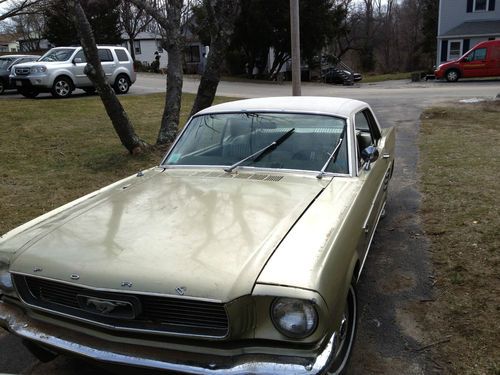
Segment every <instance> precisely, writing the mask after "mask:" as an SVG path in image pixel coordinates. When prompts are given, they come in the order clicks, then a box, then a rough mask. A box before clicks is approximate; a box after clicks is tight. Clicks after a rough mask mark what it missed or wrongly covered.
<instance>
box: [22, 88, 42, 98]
mask: <svg viewBox="0 0 500 375" xmlns="http://www.w3.org/2000/svg"><path fill="white" fill-rule="evenodd" d="M17 92H19V94H21V95H22V96H24V97H25V98H29V99H33V98H36V97H37V96H38V94H40V93H39V92H38V91H36V90H26V89H23V90H17Z"/></svg>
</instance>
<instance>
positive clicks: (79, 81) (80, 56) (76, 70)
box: [73, 50, 92, 87]
mask: <svg viewBox="0 0 500 375" xmlns="http://www.w3.org/2000/svg"><path fill="white" fill-rule="evenodd" d="M73 64H74V66H73V74H74V76H75V85H76V86H77V87H84V86H92V82H90V79H89V77H87V75H86V74H85V73H84V69H85V66H86V65H87V59H86V58H85V53H83V50H80V51H78V52H77V53H76V54H75V57H74V58H73Z"/></svg>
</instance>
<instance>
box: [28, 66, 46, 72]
mask: <svg viewBox="0 0 500 375" xmlns="http://www.w3.org/2000/svg"><path fill="white" fill-rule="evenodd" d="M46 71H47V67H46V66H32V67H31V69H30V73H45V72H46Z"/></svg>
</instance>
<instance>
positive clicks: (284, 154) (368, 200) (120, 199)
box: [0, 97, 395, 374]
mask: <svg viewBox="0 0 500 375" xmlns="http://www.w3.org/2000/svg"><path fill="white" fill-rule="evenodd" d="M394 138H395V136H394V131H393V129H392V128H386V129H382V128H381V127H380V126H379V124H378V123H377V120H376V118H375V116H374V114H373V112H372V110H371V109H370V107H369V106H368V105H367V104H366V103H363V102H360V101H357V100H351V99H341V98H322V97H283V98H262V99H250V100H241V101H234V102H229V103H225V104H221V105H216V106H213V107H211V108H208V109H205V110H203V111H201V112H199V113H197V114H196V115H195V116H193V117H192V118H191V119H190V120H189V122H188V124H187V125H186V126H185V127H184V130H183V131H182V133H181V134H180V135H179V137H178V138H177V140H176V141H175V142H174V144H173V145H172V147H171V149H170V150H169V151H168V153H167V154H166V156H165V158H164V159H163V161H162V162H161V164H160V165H159V166H158V167H155V168H152V169H149V170H147V171H144V172H139V173H138V174H137V175H134V176H131V177H128V178H126V179H124V180H121V181H119V182H117V183H114V184H112V185H110V186H107V187H105V188H103V189H100V190H98V191H96V192H94V193H91V194H89V195H87V196H85V197H83V198H80V199H78V200H76V201H74V202H71V203H69V204H66V205H65V206H63V207H60V208H58V209H56V210H54V211H52V212H49V213H47V214H45V215H43V216H41V217H39V218H37V219H35V220H33V221H31V222H28V223H26V224H24V225H22V226H21V227H19V228H17V229H14V230H12V231H11V232H9V233H7V234H5V235H4V236H3V237H1V239H0V326H3V327H4V328H5V329H7V330H9V331H10V332H12V333H13V334H16V335H18V336H20V337H21V338H23V339H24V342H26V343H27V346H28V347H29V348H30V349H31V350H32V351H33V352H35V353H36V354H37V355H38V356H39V358H42V359H49V358H50V357H51V356H52V354H53V353H54V354H55V353H68V354H72V355H79V356H83V357H87V358H92V359H94V360H97V361H102V362H106V363H111V364H122V365H123V364H125V365H130V366H134V367H139V368H144V369H146V370H147V369H163V370H171V371H174V372H181V373H190V374H325V373H327V374H343V373H344V372H345V371H346V366H347V363H348V359H349V356H350V353H351V349H352V345H353V341H354V336H355V331H356V316H357V303H356V282H357V280H358V278H359V275H360V273H361V271H362V269H363V265H364V262H365V259H366V256H367V253H368V249H369V247H370V243H371V241H372V238H373V235H374V232H375V229H376V227H377V223H378V221H379V219H380V217H381V216H382V215H383V213H384V208H385V202H386V198H387V186H388V183H389V180H390V179H391V176H392V171H393V166H394V142H395V140H394Z"/></svg>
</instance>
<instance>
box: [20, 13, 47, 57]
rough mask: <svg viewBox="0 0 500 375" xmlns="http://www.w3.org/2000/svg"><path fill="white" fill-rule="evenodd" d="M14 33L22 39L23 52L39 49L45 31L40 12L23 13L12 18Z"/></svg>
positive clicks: (43, 20) (43, 19)
mask: <svg viewBox="0 0 500 375" xmlns="http://www.w3.org/2000/svg"><path fill="white" fill-rule="evenodd" d="M13 21H14V25H15V29H16V33H17V34H19V35H21V37H22V40H23V45H22V50H23V52H29V51H39V50H40V40H41V39H42V35H43V34H44V31H45V18H44V17H43V15H42V14H40V13H32V14H23V15H19V16H16V17H14V18H13Z"/></svg>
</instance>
